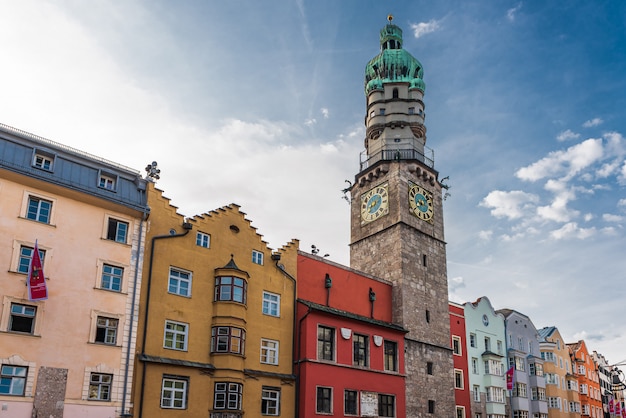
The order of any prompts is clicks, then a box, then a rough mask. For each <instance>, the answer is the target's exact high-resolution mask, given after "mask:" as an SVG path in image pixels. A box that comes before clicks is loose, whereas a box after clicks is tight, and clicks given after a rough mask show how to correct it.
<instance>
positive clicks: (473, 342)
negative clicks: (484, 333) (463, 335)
mask: <svg viewBox="0 0 626 418" xmlns="http://www.w3.org/2000/svg"><path fill="white" fill-rule="evenodd" d="M470 347H474V348H475V347H476V334H470Z"/></svg>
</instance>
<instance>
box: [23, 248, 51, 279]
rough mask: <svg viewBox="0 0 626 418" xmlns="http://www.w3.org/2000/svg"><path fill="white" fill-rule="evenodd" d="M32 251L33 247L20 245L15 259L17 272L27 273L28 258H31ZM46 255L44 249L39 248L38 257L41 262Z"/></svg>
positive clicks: (28, 266)
mask: <svg viewBox="0 0 626 418" xmlns="http://www.w3.org/2000/svg"><path fill="white" fill-rule="evenodd" d="M33 251H35V248H34V247H28V246H26V245H21V246H20V253H19V256H18V260H17V272H18V273H24V274H28V269H29V268H30V260H31V259H32V258H33ZM45 256H46V251H45V250H42V249H41V248H39V258H40V259H41V264H42V265H43V263H44V258H45Z"/></svg>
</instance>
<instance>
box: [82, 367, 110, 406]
mask: <svg viewBox="0 0 626 418" xmlns="http://www.w3.org/2000/svg"><path fill="white" fill-rule="evenodd" d="M112 383H113V375H112V374H107V373H91V375H90V376H89V397H88V399H89V400H91V401H110V400H111V385H112Z"/></svg>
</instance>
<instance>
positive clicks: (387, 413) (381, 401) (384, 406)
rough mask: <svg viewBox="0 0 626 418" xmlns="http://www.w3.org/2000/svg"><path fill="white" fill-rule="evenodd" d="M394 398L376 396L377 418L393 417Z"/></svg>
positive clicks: (394, 408) (394, 409)
mask: <svg viewBox="0 0 626 418" xmlns="http://www.w3.org/2000/svg"><path fill="white" fill-rule="evenodd" d="M395 413H396V397H395V396H393V395H381V394H379V395H378V416H379V417H395V416H396V415H395Z"/></svg>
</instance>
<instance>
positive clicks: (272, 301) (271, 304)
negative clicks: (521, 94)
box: [263, 292, 280, 316]
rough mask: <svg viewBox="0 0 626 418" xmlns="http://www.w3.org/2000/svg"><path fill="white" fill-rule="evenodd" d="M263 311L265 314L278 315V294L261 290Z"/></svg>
mask: <svg viewBox="0 0 626 418" xmlns="http://www.w3.org/2000/svg"><path fill="white" fill-rule="evenodd" d="M263 313H264V314H265V315H271V316H280V295H276V294H274V293H270V292H263Z"/></svg>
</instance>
